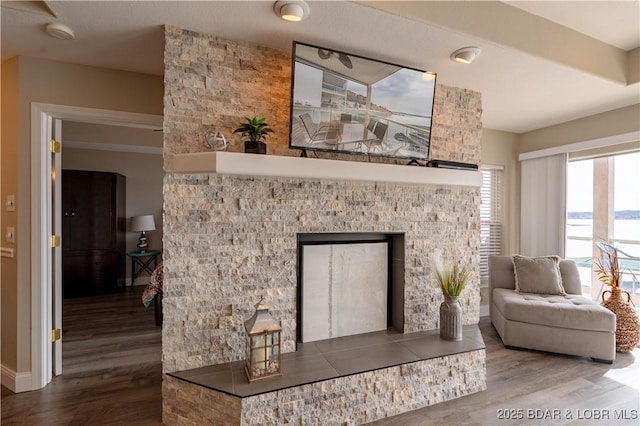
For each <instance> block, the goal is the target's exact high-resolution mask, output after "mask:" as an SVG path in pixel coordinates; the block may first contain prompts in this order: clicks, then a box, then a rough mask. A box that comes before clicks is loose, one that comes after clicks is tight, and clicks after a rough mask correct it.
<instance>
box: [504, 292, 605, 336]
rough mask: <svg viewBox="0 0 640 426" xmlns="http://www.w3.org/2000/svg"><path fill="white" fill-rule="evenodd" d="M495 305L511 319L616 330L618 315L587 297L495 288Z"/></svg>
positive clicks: (577, 328) (532, 322)
mask: <svg viewBox="0 0 640 426" xmlns="http://www.w3.org/2000/svg"><path fill="white" fill-rule="evenodd" d="M493 305H494V308H495V309H498V310H499V311H500V313H501V314H502V316H503V317H504V318H505V319H507V320H510V321H518V322H523V323H529V324H539V325H546V326H550V327H561V328H570V329H574V330H589V331H606V332H611V333H614V332H615V331H616V316H615V315H614V313H613V312H611V311H610V310H608V309H607V308H605V307H603V306H601V305H599V304H598V303H596V302H594V301H592V300H590V299H587V298H586V297H583V296H578V295H574V294H568V295H543V294H528V293H518V292H516V291H515V290H508V289H503V288H496V289H494V290H493Z"/></svg>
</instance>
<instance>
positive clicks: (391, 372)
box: [163, 350, 486, 426]
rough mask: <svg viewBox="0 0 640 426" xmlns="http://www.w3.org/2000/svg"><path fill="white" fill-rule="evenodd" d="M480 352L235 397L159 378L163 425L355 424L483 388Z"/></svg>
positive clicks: (483, 365)
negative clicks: (162, 396) (162, 397)
mask: <svg viewBox="0 0 640 426" xmlns="http://www.w3.org/2000/svg"><path fill="white" fill-rule="evenodd" d="M485 383H486V370H485V352H484V350H480V351H473V352H466V353H463V354H456V355H451V356H447V357H442V358H436V359H430V360H426V361H420V362H414V363H411V364H405V365H402V366H397V367H391V368H384V369H381V370H376V371H371V372H367V373H362V374H356V375H352V376H346V377H340V378H337V379H331V380H326V381H323V382H318V383H312V384H308V385H303V386H299V387H295V388H289V389H283V390H280V391H276V392H269V393H266V394H262V395H257V396H252V397H246V398H237V397H234V396H230V395H227V394H224V393H222V392H218V391H215V390H212V389H205V388H200V387H197V386H194V385H191V384H189V383H187V382H185V381H182V380H180V379H176V378H173V377H170V376H165V379H164V380H163V395H164V397H165V404H164V406H163V421H164V422H165V423H167V424H176V425H181V424H189V425H191V424H213V425H260V426H264V425H281V424H295V425H358V424H364V423H369V422H372V421H375V420H378V419H381V418H384V417H389V416H394V415H397V414H401V413H403V412H406V411H408V410H416V409H418V408H422V407H426V406H429V405H433V404H437V403H439V402H443V401H447V400H450V399H453V398H459V397H461V396H464V395H468V394H471V393H474V392H479V391H482V390H485V388H486V386H485Z"/></svg>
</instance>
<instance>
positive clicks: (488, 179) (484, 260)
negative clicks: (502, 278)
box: [480, 165, 504, 285]
mask: <svg viewBox="0 0 640 426" xmlns="http://www.w3.org/2000/svg"><path fill="white" fill-rule="evenodd" d="M503 170H504V168H503V167H501V166H490V165H483V166H481V167H480V172H481V173H482V186H481V187H480V197H481V201H480V280H481V282H482V284H483V285H484V284H487V283H488V280H489V255H491V254H498V255H499V254H501V253H502V250H501V247H502V226H501V223H500V221H501V219H502V174H503Z"/></svg>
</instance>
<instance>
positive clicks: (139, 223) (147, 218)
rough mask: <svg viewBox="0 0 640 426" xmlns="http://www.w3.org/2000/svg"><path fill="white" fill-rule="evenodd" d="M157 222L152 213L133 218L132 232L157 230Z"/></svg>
mask: <svg viewBox="0 0 640 426" xmlns="http://www.w3.org/2000/svg"><path fill="white" fill-rule="evenodd" d="M155 230H156V223H155V222H154V220H153V216H152V215H150V214H147V215H144V216H134V217H132V218H131V232H141V231H155Z"/></svg>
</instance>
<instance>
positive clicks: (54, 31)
mask: <svg viewBox="0 0 640 426" xmlns="http://www.w3.org/2000/svg"><path fill="white" fill-rule="evenodd" d="M46 29H47V33H48V34H49V35H50V36H51V37H53V38H57V39H60V40H73V38H74V37H75V35H74V34H73V30H72V29H71V28H69V27H67V26H66V25H64V24H60V23H57V22H52V23H50V24H48V25H47V26H46Z"/></svg>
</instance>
